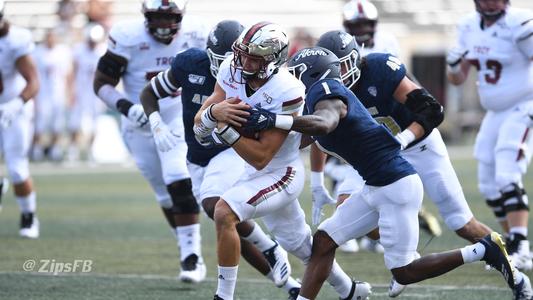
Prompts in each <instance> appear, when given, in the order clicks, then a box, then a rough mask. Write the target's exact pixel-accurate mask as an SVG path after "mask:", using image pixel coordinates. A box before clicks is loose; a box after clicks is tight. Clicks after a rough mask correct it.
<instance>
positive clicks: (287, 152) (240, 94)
mask: <svg viewBox="0 0 533 300" xmlns="http://www.w3.org/2000/svg"><path fill="white" fill-rule="evenodd" d="M232 60H233V55H230V56H229V57H228V58H226V59H225V60H224V62H223V63H222V64H221V65H220V69H219V72H218V76H217V83H218V84H219V85H220V86H221V87H222V89H224V91H225V92H226V98H231V97H236V98H239V99H241V100H242V101H244V102H246V103H247V104H248V105H250V106H252V107H257V106H259V107H261V108H263V109H266V110H269V111H271V112H273V113H276V114H293V113H296V114H297V115H301V114H302V112H303V107H304V96H305V86H304V85H303V83H301V82H300V81H299V80H297V79H296V78H295V77H294V76H292V75H291V74H290V73H289V71H287V69H285V68H280V69H279V70H278V72H277V73H275V74H274V75H272V77H270V79H269V80H268V81H267V82H266V83H265V84H264V85H263V86H262V87H260V88H259V89H258V90H257V91H255V92H254V93H253V94H252V95H251V96H250V97H248V96H247V94H246V87H245V84H239V83H236V82H234V81H233V79H232V75H231V73H232V70H231V66H230V65H231V61H232ZM235 72H236V73H235V77H236V78H241V74H240V70H235ZM300 138H301V134H300V133H297V132H295V131H291V132H290V133H289V135H288V136H287V139H286V140H285V142H284V143H283V145H282V146H281V148H280V149H279V151H278V152H277V153H276V154H275V156H274V157H273V158H272V161H270V163H269V164H268V165H267V167H266V168H265V170H274V169H279V168H285V167H287V166H288V165H289V164H290V163H291V162H293V161H294V160H297V159H299V158H300V154H299V147H300Z"/></svg>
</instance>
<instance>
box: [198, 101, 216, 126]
mask: <svg viewBox="0 0 533 300" xmlns="http://www.w3.org/2000/svg"><path fill="white" fill-rule="evenodd" d="M213 106H214V104H211V105H209V106H208V107H207V108H206V109H204V111H203V112H202V118H201V121H202V125H203V126H204V127H207V128H209V129H213V128H215V127H216V126H217V120H216V119H215V118H214V117H213V114H212V113H211V109H212V108H213Z"/></svg>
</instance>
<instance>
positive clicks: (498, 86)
mask: <svg viewBox="0 0 533 300" xmlns="http://www.w3.org/2000/svg"><path fill="white" fill-rule="evenodd" d="M458 32H459V36H458V40H459V46H460V47H462V48H464V49H465V50H467V51H468V53H467V54H466V57H465V58H466V59H467V60H468V61H469V62H470V64H471V65H473V66H475V67H476V68H477V69H478V75H477V76H478V82H477V84H478V91H479V96H480V99H481V105H482V106H483V108H485V109H486V110H492V111H502V110H506V109H508V108H511V107H513V106H515V105H516V104H518V103H520V102H523V101H528V100H533V63H531V59H532V58H533V49H524V48H525V47H523V46H521V45H519V44H520V43H523V42H524V41H525V40H526V39H531V38H533V37H532V35H533V12H532V11H529V10H523V9H518V8H512V7H509V8H507V12H506V13H505V15H504V16H503V17H501V18H500V19H499V20H498V21H496V23H494V24H493V25H492V26H490V27H488V28H483V27H482V22H481V17H480V15H479V14H478V13H472V14H470V15H469V16H467V17H466V18H465V19H464V20H463V21H462V22H461V23H460V24H459V27H458ZM524 44H529V45H533V44H532V43H524Z"/></svg>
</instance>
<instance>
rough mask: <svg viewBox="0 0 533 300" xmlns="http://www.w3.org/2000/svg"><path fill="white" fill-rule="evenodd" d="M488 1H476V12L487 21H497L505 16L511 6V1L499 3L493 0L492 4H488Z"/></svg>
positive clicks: (502, 0) (501, 0) (503, 0)
mask: <svg viewBox="0 0 533 300" xmlns="http://www.w3.org/2000/svg"><path fill="white" fill-rule="evenodd" d="M488 2H489V1H487V0H474V3H475V4H476V11H477V12H478V13H479V14H480V15H481V16H482V17H483V19H485V20H487V21H496V20H498V19H499V18H500V17H501V16H503V14H505V10H506V9H507V6H508V5H509V0H500V1H498V2H500V3H498V2H496V1H493V0H491V1H490V2H492V3H491V4H488Z"/></svg>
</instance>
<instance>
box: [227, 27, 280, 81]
mask: <svg viewBox="0 0 533 300" xmlns="http://www.w3.org/2000/svg"><path fill="white" fill-rule="evenodd" d="M232 49H233V53H234V57H233V61H232V63H231V68H230V72H231V77H232V79H233V81H234V82H237V83H245V82H246V81H247V80H251V79H268V78H269V77H270V76H272V75H273V74H275V73H276V72H277V70H278V68H279V67H280V66H281V65H283V64H284V63H285V62H286V61H287V56H288V52H289V38H288V36H287V34H286V33H285V30H284V29H283V28H281V27H280V26H279V25H277V24H273V23H269V22H261V23H257V24H255V25H252V26H251V27H249V28H248V29H246V30H244V31H243V32H242V33H241V35H240V36H239V38H237V40H236V41H235V43H233V46H232ZM237 70H240V74H241V75H240V78H236V77H237V76H236V75H237V72H236V71H237Z"/></svg>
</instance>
